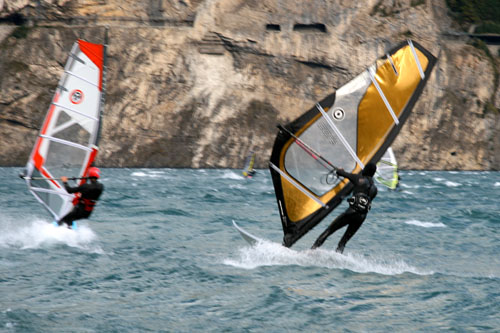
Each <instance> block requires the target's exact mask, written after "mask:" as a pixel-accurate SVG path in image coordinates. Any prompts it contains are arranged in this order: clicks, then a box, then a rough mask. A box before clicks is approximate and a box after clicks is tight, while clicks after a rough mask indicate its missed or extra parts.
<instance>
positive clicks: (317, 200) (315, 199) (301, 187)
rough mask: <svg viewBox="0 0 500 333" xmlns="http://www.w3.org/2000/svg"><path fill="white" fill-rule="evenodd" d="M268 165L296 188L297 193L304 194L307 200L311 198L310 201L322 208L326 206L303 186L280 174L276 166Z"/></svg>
mask: <svg viewBox="0 0 500 333" xmlns="http://www.w3.org/2000/svg"><path fill="white" fill-rule="evenodd" d="M269 165H270V166H271V168H273V169H274V170H275V171H276V172H278V173H279V174H280V175H281V176H282V177H283V178H285V179H286V180H287V181H288V182H289V183H290V184H292V185H293V186H295V188H297V189H298V190H299V191H301V192H302V193H304V194H305V195H307V196H308V197H309V198H311V199H312V200H314V201H316V202H317V203H318V204H319V205H320V206H322V207H325V206H326V205H325V204H324V203H323V201H321V200H320V199H318V198H317V197H315V196H314V195H312V194H311V193H309V192H308V191H307V190H306V189H305V188H304V187H303V186H301V185H299V184H298V183H297V182H296V181H294V180H293V179H292V178H291V177H289V176H288V175H287V174H286V173H284V172H282V171H281V170H280V169H279V168H278V167H277V166H276V165H274V164H272V163H269Z"/></svg>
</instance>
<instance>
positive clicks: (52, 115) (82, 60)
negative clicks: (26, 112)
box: [23, 40, 106, 220]
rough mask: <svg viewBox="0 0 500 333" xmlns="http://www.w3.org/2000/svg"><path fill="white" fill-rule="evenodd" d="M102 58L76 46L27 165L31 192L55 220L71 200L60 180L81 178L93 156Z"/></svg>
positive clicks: (100, 50)
mask: <svg viewBox="0 0 500 333" xmlns="http://www.w3.org/2000/svg"><path fill="white" fill-rule="evenodd" d="M105 55H106V46H105V45H102V44H93V43H89V42H86V41H84V40H78V41H77V42H75V43H74V45H73V47H72V49H71V52H70V54H69V58H68V60H67V62H66V66H65V67H64V73H63V74H62V77H61V79H60V81H59V84H58V86H57V89H56V92H55V94H54V97H53V98H52V102H51V103H50V106H49V109H48V111H47V114H46V116H45V120H44V122H43V124H42V127H41V130H40V133H39V135H38V137H37V139H36V142H35V146H34V147H33V151H32V152H31V155H30V157H29V160H28V163H27V165H26V170H25V174H24V177H23V178H24V179H25V180H26V183H27V185H28V187H29V190H30V192H31V193H32V194H33V195H34V196H35V197H36V198H37V199H38V201H40V203H42V205H43V206H44V207H45V208H46V209H47V210H48V211H49V212H50V213H51V214H52V215H53V217H54V219H56V220H59V219H60V218H61V217H63V216H64V215H65V214H67V213H68V212H69V211H70V210H71V209H72V207H73V199H74V195H73V194H69V193H67V192H66V190H65V189H64V186H63V184H62V182H61V181H60V179H59V178H60V177H61V176H67V177H75V178H82V177H85V176H86V174H87V170H88V168H89V167H90V166H91V164H92V163H93V161H94V159H95V158H96V155H97V151H98V147H97V144H98V140H99V129H100V125H101V114H102V109H103V106H104V91H105V85H106V84H105V82H106V80H105V74H106V69H105V67H106V66H105V65H106V64H105V63H106V59H105Z"/></svg>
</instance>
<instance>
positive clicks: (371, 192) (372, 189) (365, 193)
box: [312, 170, 378, 253]
mask: <svg viewBox="0 0 500 333" xmlns="http://www.w3.org/2000/svg"><path fill="white" fill-rule="evenodd" d="M337 174H338V175H339V176H342V177H345V178H348V179H349V180H350V181H351V182H352V184H353V185H354V188H353V191H352V197H351V198H349V200H348V201H349V208H347V209H346V210H345V212H343V213H342V214H340V215H339V216H338V217H337V218H336V219H335V220H334V221H333V222H332V223H331V224H330V226H329V227H328V228H327V229H326V230H325V231H323V233H322V234H321V235H320V236H319V237H318V239H317V240H316V241H315V242H314V245H313V246H312V248H313V249H314V248H317V247H320V246H321V245H322V244H323V243H324V241H325V240H326V239H327V238H328V236H330V235H331V234H333V233H334V232H335V231H337V230H338V229H340V228H342V227H344V226H346V225H348V227H347V230H346V232H345V234H344V236H342V239H341V240H340V242H339V244H338V246H337V252H340V253H342V252H344V247H345V245H346V243H347V242H348V241H349V239H351V237H352V236H354V234H355V233H356V231H358V229H359V227H361V224H362V223H363V221H364V220H365V218H366V215H367V214H368V211H369V210H370V204H371V201H372V200H373V199H374V198H375V197H376V196H377V192H378V190H377V187H376V186H375V184H374V183H373V178H372V177H368V176H363V175H362V174H352V173H349V172H345V171H344V170H338V171H337Z"/></svg>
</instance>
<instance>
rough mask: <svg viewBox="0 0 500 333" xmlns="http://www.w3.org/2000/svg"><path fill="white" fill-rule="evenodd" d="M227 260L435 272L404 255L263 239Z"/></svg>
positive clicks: (251, 265) (241, 264) (246, 265)
mask: <svg viewBox="0 0 500 333" xmlns="http://www.w3.org/2000/svg"><path fill="white" fill-rule="evenodd" d="M223 263H224V264H225V265H230V266H234V267H237V268H243V269H255V268H258V267H261V266H284V265H297V266H304V267H311V266H315V267H324V268H329V269H347V270H350V271H353V272H357V273H377V274H383V275H399V274H403V273H413V274H417V275H431V274H434V272H433V271H426V270H422V269H419V268H416V267H413V266H412V265H409V264H407V263H406V262H405V261H404V260H402V259H398V258H389V257H387V256H386V255H384V256H382V255H380V256H377V255H376V254H371V255H370V256H367V255H365V254H361V253H344V254H340V253H337V252H335V251H333V250H325V249H316V250H309V249H308V250H301V251H296V250H292V249H289V248H286V247H283V246H281V245H280V244H278V243H272V242H269V241H261V242H259V243H257V244H256V245H255V246H251V247H250V246H246V247H243V248H240V249H239V253H238V256H237V257H236V258H228V259H225V260H224V261H223Z"/></svg>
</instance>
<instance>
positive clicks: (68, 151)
mask: <svg viewBox="0 0 500 333" xmlns="http://www.w3.org/2000/svg"><path fill="white" fill-rule="evenodd" d="M86 156H87V151H85V150H82V149H77V148H75V147H72V146H68V145H65V144H62V143H59V142H53V141H52V142H50V145H49V150H48V153H47V159H46V162H45V167H46V168H47V169H48V170H49V171H50V173H51V175H52V176H53V177H55V178H58V177H61V176H67V177H75V176H77V175H78V174H79V171H80V169H81V168H82V165H83V164H84V161H85V158H86Z"/></svg>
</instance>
